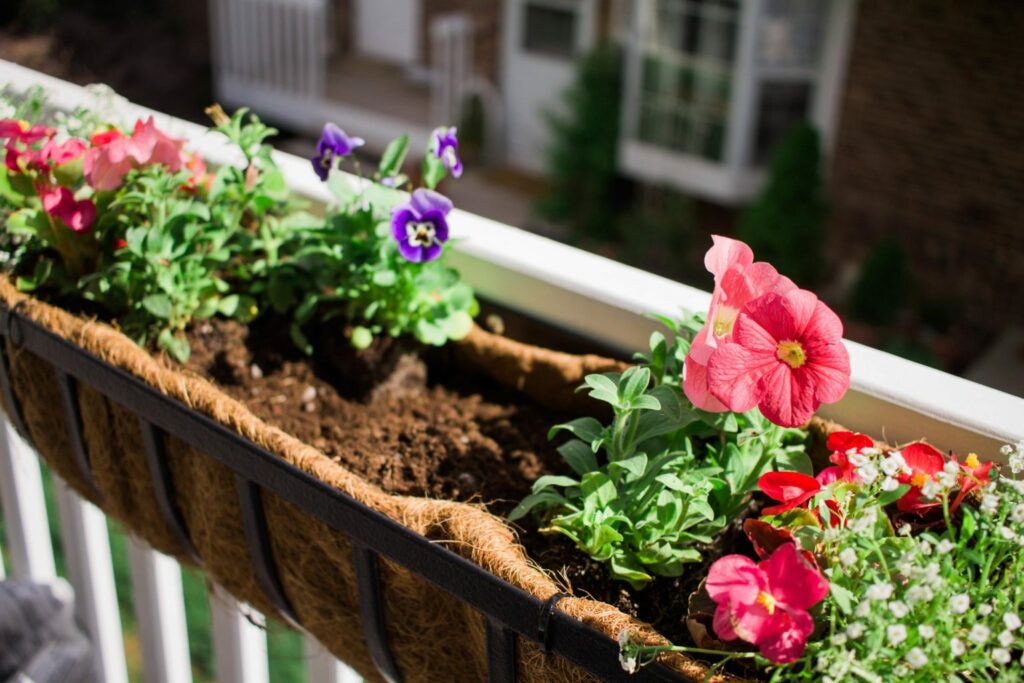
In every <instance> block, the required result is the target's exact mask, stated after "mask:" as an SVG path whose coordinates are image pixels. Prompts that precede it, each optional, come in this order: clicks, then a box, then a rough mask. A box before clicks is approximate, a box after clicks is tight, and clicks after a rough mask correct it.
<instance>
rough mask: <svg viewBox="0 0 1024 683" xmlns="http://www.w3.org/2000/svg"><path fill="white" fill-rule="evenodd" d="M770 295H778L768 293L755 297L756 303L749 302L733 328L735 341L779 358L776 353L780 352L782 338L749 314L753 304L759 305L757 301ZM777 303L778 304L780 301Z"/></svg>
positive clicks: (756, 351)
mask: <svg viewBox="0 0 1024 683" xmlns="http://www.w3.org/2000/svg"><path fill="white" fill-rule="evenodd" d="M768 297H776V295H775V294H766V295H764V296H762V297H760V298H759V299H755V302H754V304H748V305H747V306H746V307H745V308H744V312H743V313H741V314H740V316H739V318H737V319H736V327H735V328H734V329H733V341H734V342H736V343H737V344H740V345H741V346H743V347H745V348H747V349H749V350H750V351H751V352H752V353H755V354H758V355H761V356H764V357H765V358H771V359H773V360H778V359H777V358H776V354H777V353H778V349H779V342H780V341H782V339H781V338H779V337H775V336H774V335H772V334H771V333H770V332H769V331H768V330H767V329H766V328H765V327H764V326H762V325H761V324H760V323H759V322H758V321H757V320H755V319H754V318H753V317H752V316H750V315H749V311H750V306H751V305H757V302H759V301H762V300H764V299H766V298H768ZM776 301H777V297H776ZM776 305H777V306H778V303H776Z"/></svg>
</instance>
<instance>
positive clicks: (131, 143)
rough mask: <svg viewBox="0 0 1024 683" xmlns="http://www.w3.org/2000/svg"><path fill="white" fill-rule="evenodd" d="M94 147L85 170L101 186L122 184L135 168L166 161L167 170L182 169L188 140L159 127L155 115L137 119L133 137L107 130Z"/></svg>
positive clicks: (88, 176) (97, 138) (99, 135)
mask: <svg viewBox="0 0 1024 683" xmlns="http://www.w3.org/2000/svg"><path fill="white" fill-rule="evenodd" d="M92 143H93V148H92V149H90V150H89V151H88V152H87V153H86V155H85V164H84V166H83V170H84V172H85V176H86V178H87V179H88V180H89V184H90V185H92V186H93V187H94V188H96V189H97V190H113V189H115V188H117V187H120V185H121V182H122V181H123V180H124V176H125V174H126V173H128V171H130V170H132V169H133V168H141V167H144V166H151V165H153V164H162V165H164V166H166V167H167V170H169V171H171V172H176V171H179V170H181V168H182V166H183V165H184V164H185V162H186V159H184V158H183V154H182V147H183V146H184V144H185V141H184V140H180V139H178V138H172V137H170V136H168V135H167V134H166V133H164V132H163V131H161V130H159V129H158V128H157V127H156V124H155V123H154V122H153V117H152V116H150V117H149V118H148V119H146V120H145V121H143V120H141V119H139V120H138V121H136V122H135V129H134V130H133V131H132V134H131V136H130V137H125V136H124V135H121V134H120V133H119V132H117V131H106V132H104V133H100V134H98V135H94V136H93V138H92Z"/></svg>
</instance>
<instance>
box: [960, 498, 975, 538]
mask: <svg viewBox="0 0 1024 683" xmlns="http://www.w3.org/2000/svg"><path fill="white" fill-rule="evenodd" d="M960 510H961V512H962V513H963V521H962V522H960V543H966V542H967V541H969V540H971V537H973V536H974V532H975V531H977V529H978V521H977V519H976V518H975V516H974V512H972V511H971V509H970V508H969V507H968V506H966V505H965V506H963V507H961V508H960Z"/></svg>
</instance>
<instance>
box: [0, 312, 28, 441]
mask: <svg viewBox="0 0 1024 683" xmlns="http://www.w3.org/2000/svg"><path fill="white" fill-rule="evenodd" d="M24 303H25V302H24V301H19V302H18V303H16V304H15V305H14V306H13V307H11V308H8V309H6V310H5V311H4V315H3V316H0V334H2V335H3V336H4V337H5V338H6V339H7V341H8V342H10V344H11V346H12V347H13V348H15V349H17V348H19V347H20V346H21V341H20V340H15V338H14V333H13V329H14V315H15V311H17V310H18V307H19V306H21V305H22V304H24ZM0 385H2V386H0V390H2V391H3V392H4V400H5V401H6V402H7V407H8V409H9V410H10V411H11V415H10V418H11V424H13V425H14V429H15V430H16V431H17V432H18V434H20V435H21V438H23V439H25V441H27V442H28V443H32V439H31V437H30V436H29V433H28V427H27V426H26V425H25V419H24V417H23V416H22V414H21V402H20V401H18V397H17V396H15V394H14V385H13V384H12V383H11V365H10V362H9V359H8V357H7V344H6V343H4V342H3V341H0Z"/></svg>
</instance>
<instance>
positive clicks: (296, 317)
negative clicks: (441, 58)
mask: <svg viewBox="0 0 1024 683" xmlns="http://www.w3.org/2000/svg"><path fill="white" fill-rule="evenodd" d="M408 144H409V141H408V138H407V137H404V136H403V137H402V138H399V139H397V140H395V141H394V142H392V143H391V145H389V146H388V148H387V150H386V152H385V154H384V156H383V158H382V160H381V165H380V168H379V169H378V171H377V173H376V174H375V176H374V177H375V178H377V179H385V178H391V179H393V180H398V181H401V182H405V179H404V176H401V175H400V169H401V166H402V160H403V159H404V158H405V155H406V153H407V150H408ZM427 159H435V160H436V157H435V156H434V155H433V154H430V153H428V154H427ZM432 168H435V169H437V170H435V171H434V176H433V178H434V179H435V180H438V181H439V179H440V178H442V177H443V176H444V167H443V166H440V162H438V165H437V166H436V167H435V166H432ZM428 184H429V183H428ZM328 188H329V189H330V190H331V191H332V192H333V194H334V195H335V197H336V199H337V206H336V207H335V208H334V209H333V210H332V211H330V212H329V215H328V217H327V219H326V221H325V220H323V219H317V218H315V217H313V216H309V215H305V214H296V215H294V216H291V217H289V219H288V220H287V221H285V223H284V227H286V228H287V230H286V232H287V238H285V239H284V240H282V241H281V242H280V243H279V244H276V245H275V246H274V248H273V249H270V248H268V249H267V250H266V251H267V253H268V259H267V262H266V265H265V272H264V273H263V274H262V276H261V279H260V281H259V282H258V283H256V285H255V287H254V289H253V292H254V293H255V294H256V296H258V297H259V298H260V300H261V301H264V302H265V304H264V306H265V307H267V308H268V309H272V310H274V311H276V312H278V313H282V314H288V315H290V316H291V318H292V320H293V324H292V328H291V335H292V338H293V339H294V340H295V342H296V344H297V345H298V346H299V347H300V348H302V349H303V350H305V351H306V352H307V353H311V352H312V350H313V345H312V343H311V342H310V340H309V337H308V334H307V329H308V327H309V326H310V325H314V324H315V325H324V324H337V323H338V322H341V321H345V322H348V323H349V324H350V326H351V338H350V341H351V342H352V344H353V346H355V347H357V348H365V347H367V346H369V345H370V344H371V343H372V340H373V338H374V337H376V336H379V335H388V336H391V337H399V336H402V335H406V334H408V335H411V336H413V337H415V338H416V339H417V340H418V341H420V342H421V343H423V344H430V345H434V346H441V345H443V344H445V343H446V342H447V341H448V340H450V339H460V338H462V337H464V336H465V335H466V334H467V333H468V332H469V330H470V327H471V326H472V320H473V317H474V316H475V315H476V314H477V312H478V311H479V305H478V304H477V301H476V298H475V297H474V295H473V290H472V288H471V287H470V286H469V285H468V284H466V283H465V282H463V281H462V280H461V278H460V277H459V274H458V271H456V270H455V269H453V268H451V267H449V266H447V265H445V264H444V259H443V257H442V258H440V259H437V260H434V261H430V262H427V263H411V262H409V261H407V260H405V259H404V258H403V257H402V255H401V253H400V252H399V250H398V245H397V242H396V241H395V240H394V238H393V237H392V235H391V224H390V220H391V211H392V209H393V208H394V207H395V206H397V205H398V204H399V203H401V202H402V201H404V200H405V195H404V194H403V193H402V192H400V191H398V190H396V189H393V188H390V187H386V186H384V185H383V184H381V183H379V182H371V181H368V180H355V179H351V178H348V177H346V176H343V175H341V174H337V173H334V174H332V175H331V176H330V178H329V180H328ZM445 248H446V249H447V245H445ZM332 321H334V322H333V323H332Z"/></svg>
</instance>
